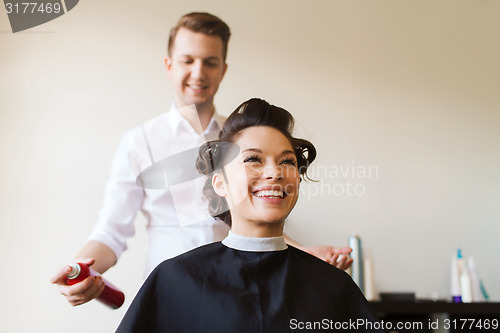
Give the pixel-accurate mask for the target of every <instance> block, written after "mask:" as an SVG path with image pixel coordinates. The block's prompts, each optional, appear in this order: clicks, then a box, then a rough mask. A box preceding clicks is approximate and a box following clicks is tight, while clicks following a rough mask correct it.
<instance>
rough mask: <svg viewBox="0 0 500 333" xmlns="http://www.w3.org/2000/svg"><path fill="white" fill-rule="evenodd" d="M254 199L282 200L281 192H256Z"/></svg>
mask: <svg viewBox="0 0 500 333" xmlns="http://www.w3.org/2000/svg"><path fill="white" fill-rule="evenodd" d="M255 196H256V197H266V198H283V192H282V191H258V192H257V193H255Z"/></svg>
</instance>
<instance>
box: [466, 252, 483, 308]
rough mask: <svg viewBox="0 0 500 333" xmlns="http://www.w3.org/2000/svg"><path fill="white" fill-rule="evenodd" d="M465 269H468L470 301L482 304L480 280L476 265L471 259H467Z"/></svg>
mask: <svg viewBox="0 0 500 333" xmlns="http://www.w3.org/2000/svg"><path fill="white" fill-rule="evenodd" d="M467 268H468V269H469V274H470V282H471V289H472V301H473V302H484V301H485V299H484V296H483V292H482V291H481V279H480V278H479V274H478V273H477V269H476V264H475V262H474V258H473V257H469V258H468V259H467Z"/></svg>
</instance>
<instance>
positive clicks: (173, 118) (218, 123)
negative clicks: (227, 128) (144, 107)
mask: <svg viewBox="0 0 500 333" xmlns="http://www.w3.org/2000/svg"><path fill="white" fill-rule="evenodd" d="M167 116H168V118H169V119H168V124H169V126H170V129H171V130H172V132H173V133H174V134H178V131H179V130H180V129H181V127H182V126H184V128H191V125H190V124H189V122H188V121H187V120H186V119H185V118H184V117H183V116H182V115H181V114H180V113H179V110H177V107H176V106H175V103H172V105H170V110H169V112H168V114H167ZM225 120H226V119H225V118H224V117H223V116H221V115H220V114H218V113H217V109H216V110H215V112H214V115H213V116H212V119H211V120H210V123H209V124H208V126H207V128H206V129H205V132H204V134H206V133H209V132H213V131H217V132H218V131H220V130H222V127H223V126H224V121H225ZM191 129H192V128H191Z"/></svg>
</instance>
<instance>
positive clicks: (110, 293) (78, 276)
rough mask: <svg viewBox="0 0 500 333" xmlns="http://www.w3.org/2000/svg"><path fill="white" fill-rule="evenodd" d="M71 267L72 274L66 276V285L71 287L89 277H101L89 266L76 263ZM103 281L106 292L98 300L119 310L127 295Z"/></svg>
mask: <svg viewBox="0 0 500 333" xmlns="http://www.w3.org/2000/svg"><path fill="white" fill-rule="evenodd" d="M69 266H70V267H71V272H70V273H69V274H68V275H66V283H67V284H69V285H73V284H76V283H78V282H81V281H83V280H85V279H86V278H88V277H89V276H99V273H97V272H96V271H94V270H93V269H92V268H90V267H89V265H87V264H82V263H75V264H70V265H69ZM102 280H103V281H104V283H105V286H104V291H103V292H102V293H101V295H99V296H98V297H97V300H98V301H100V302H102V303H104V304H105V305H107V306H109V307H110V308H112V309H118V308H119V307H120V306H122V304H123V302H124V301H125V295H124V294H123V292H121V291H120V289H118V288H116V287H115V286H114V285H112V284H111V283H110V282H109V281H107V280H106V279H104V278H103V279H102Z"/></svg>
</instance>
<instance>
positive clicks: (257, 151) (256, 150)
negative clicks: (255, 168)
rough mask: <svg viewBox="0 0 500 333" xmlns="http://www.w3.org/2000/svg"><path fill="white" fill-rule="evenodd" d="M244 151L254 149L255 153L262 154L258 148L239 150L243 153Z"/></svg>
mask: <svg viewBox="0 0 500 333" xmlns="http://www.w3.org/2000/svg"><path fill="white" fill-rule="evenodd" d="M246 151H254V152H256V153H260V154H262V150H260V149H259V148H248V149H245V150H242V151H241V152H242V153H244V152H246Z"/></svg>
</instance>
